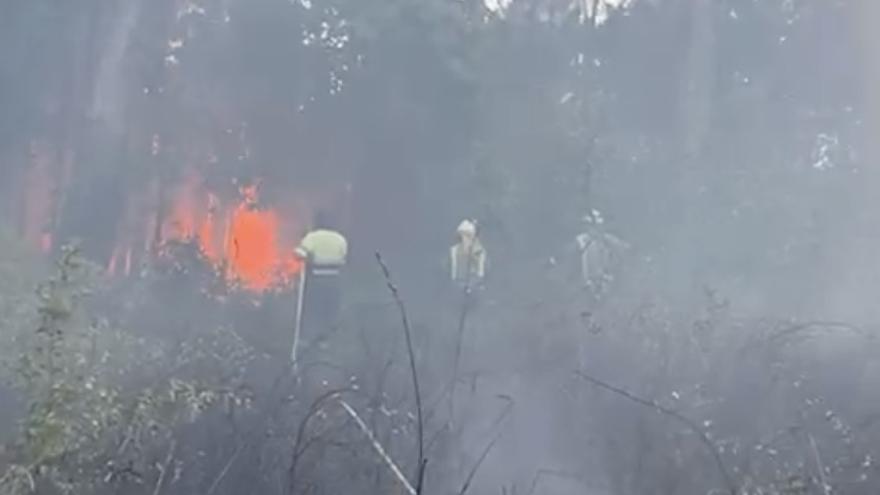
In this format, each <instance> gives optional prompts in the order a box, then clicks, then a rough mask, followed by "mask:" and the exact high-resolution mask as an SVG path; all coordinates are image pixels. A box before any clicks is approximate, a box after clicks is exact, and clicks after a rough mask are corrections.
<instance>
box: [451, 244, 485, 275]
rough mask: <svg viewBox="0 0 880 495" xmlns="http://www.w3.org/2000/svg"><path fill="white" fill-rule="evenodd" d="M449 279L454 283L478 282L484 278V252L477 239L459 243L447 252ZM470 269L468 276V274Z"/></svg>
mask: <svg viewBox="0 0 880 495" xmlns="http://www.w3.org/2000/svg"><path fill="white" fill-rule="evenodd" d="M468 255H470V256H468ZM449 257H450V268H451V273H450V275H451V277H452V280H453V281H455V282H466V281H468V280H470V281H473V282H479V281H480V280H482V279H483V278H484V277H485V276H486V250H485V248H483V244H482V243H480V241H479V239H474V240H473V241H470V242H469V243H464V242H459V243H458V244H456V245H454V246H452V248H451V249H450V250H449ZM468 269H470V274H468Z"/></svg>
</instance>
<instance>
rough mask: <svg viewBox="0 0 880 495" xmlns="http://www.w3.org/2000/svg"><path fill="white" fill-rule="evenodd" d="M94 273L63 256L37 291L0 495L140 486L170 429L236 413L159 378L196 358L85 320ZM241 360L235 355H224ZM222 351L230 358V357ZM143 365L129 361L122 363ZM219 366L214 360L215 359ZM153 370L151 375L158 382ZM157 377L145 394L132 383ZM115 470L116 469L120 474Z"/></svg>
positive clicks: (187, 386)
mask: <svg viewBox="0 0 880 495" xmlns="http://www.w3.org/2000/svg"><path fill="white" fill-rule="evenodd" d="M96 274H97V270H96V267H95V266H94V265H91V264H90V263H88V262H86V261H84V260H83V259H82V258H81V257H80V256H79V251H78V250H77V249H76V248H75V247H70V246H68V247H65V248H63V250H62V253H61V256H60V259H59V261H58V262H57V263H56V273H55V274H54V275H53V276H52V277H51V278H49V280H48V281H46V282H45V283H44V284H42V285H41V286H40V288H39V289H38V291H37V298H38V303H39V304H38V308H37V312H38V318H37V319H38V324H37V325H36V329H35V330H34V331H33V333H32V335H30V338H29V339H27V340H26V341H25V342H26V344H25V345H24V346H23V354H22V356H21V358H20V361H19V365H18V368H17V375H16V380H15V383H16V385H17V388H18V390H19V392H20V393H21V394H22V395H23V396H24V397H26V399H27V413H26V415H25V417H24V418H23V421H22V422H21V434H20V437H19V439H18V441H17V442H16V443H15V444H14V445H11V446H10V448H8V449H7V450H8V451H9V452H10V453H12V454H13V455H12V457H13V458H12V462H10V463H8V464H7V466H6V467H5V475H4V476H3V477H2V478H0V494H3V495H15V494H20V493H28V492H30V491H32V490H34V489H35V488H39V489H40V490H46V491H45V493H78V494H81V493H98V492H99V487H100V486H102V485H103V484H106V483H111V482H112V483H125V482H129V481H131V479H139V480H142V479H143V478H144V477H145V476H146V475H147V474H146V473H149V472H150V471H155V470H156V469H158V468H157V467H156V466H154V465H153V464H152V463H151V462H150V459H151V456H152V455H153V454H154V453H155V452H156V451H157V450H162V449H166V448H168V449H170V448H171V447H169V445H171V446H173V445H174V436H175V434H176V430H177V429H178V428H179V427H181V426H185V425H187V424H191V423H193V422H194V421H197V420H198V419H199V418H200V417H201V416H202V415H203V414H204V413H205V412H207V411H209V410H211V409H212V408H214V407H222V408H223V410H227V411H228V410H231V409H237V408H246V407H248V406H249V405H250V397H249V396H248V395H247V394H245V393H243V392H242V391H241V390H239V389H235V390H230V389H228V388H223V387H218V386H217V385H216V384H206V383H201V382H200V381H198V380H196V379H190V380H185V379H182V378H178V377H176V376H174V374H173V373H172V374H168V373H167V368H168V367H169V366H171V367H172V369H177V370H181V369H183V368H184V366H185V365H189V364H192V363H194V362H196V361H199V360H200V359H203V358H204V355H203V354H200V353H199V352H196V351H190V352H182V353H181V354H178V355H169V354H168V353H167V349H164V348H163V347H162V346H161V345H160V344H159V343H157V342H153V341H149V340H147V339H143V338H140V339H138V338H135V337H134V336H133V335H131V334H128V333H126V332H123V331H119V330H115V329H112V328H110V327H109V326H108V325H107V324H106V323H101V322H100V321H96V320H95V319H94V318H92V317H91V316H90V315H89V311H88V308H87V305H86V304H85V301H86V298H87V297H88V296H89V295H90V294H92V293H93V292H94V290H95V286H96V283H97V278H96ZM229 349H232V350H234V351H236V352H239V354H240V353H241V351H240V350H239V349H238V348H235V347H232V346H230V347H226V348H223V351H227V350H229ZM230 352H232V351H230ZM137 355H140V356H143V358H142V359H140V360H139V359H132V356H137ZM221 359H222V358H221ZM160 370H161V373H160ZM151 374H152V375H155V376H159V378H158V379H155V378H154V379H153V382H152V383H153V384H152V385H149V386H141V387H131V386H130V384H132V383H137V381H136V379H137V378H138V377H141V379H143V377H144V376H149V375H151ZM120 466H124V467H125V469H121V468H120Z"/></svg>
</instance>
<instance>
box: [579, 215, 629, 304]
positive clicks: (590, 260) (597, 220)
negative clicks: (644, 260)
mask: <svg viewBox="0 0 880 495" xmlns="http://www.w3.org/2000/svg"><path fill="white" fill-rule="evenodd" d="M583 222H584V229H583V231H582V232H581V233H580V234H578V235H577V236H576V237H575V243H576V246H577V250H578V252H579V253H580V272H581V273H580V274H581V280H582V282H583V285H584V287H585V288H586V289H588V290H589V291H590V292H592V293H593V295H594V296H596V297H599V296H601V295H602V294H604V293H605V292H606V291H607V289H608V287H609V285H610V283H611V282H612V280H613V278H614V276H613V272H614V269H615V268H616V265H617V262H618V260H619V256H620V254H621V253H622V252H623V251H626V250H628V249H630V245H629V244H628V243H626V242H625V241H623V240H621V239H620V238H618V237H617V236H615V235H613V234H611V233H609V232H607V231H606V230H605V228H604V223H605V220H604V219H603V218H602V214H601V213H600V212H599V211H598V210H591V211H590V212H589V213H588V214H587V215H585V216H584V218H583Z"/></svg>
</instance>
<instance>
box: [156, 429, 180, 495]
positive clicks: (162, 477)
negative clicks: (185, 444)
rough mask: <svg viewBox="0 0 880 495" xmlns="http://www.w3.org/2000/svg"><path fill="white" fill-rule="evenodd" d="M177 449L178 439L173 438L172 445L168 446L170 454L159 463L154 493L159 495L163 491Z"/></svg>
mask: <svg viewBox="0 0 880 495" xmlns="http://www.w3.org/2000/svg"><path fill="white" fill-rule="evenodd" d="M176 449H177V441H176V440H175V439H173V438H172V439H171V445H169V446H168V454H167V455H166V456H165V462H164V463H163V464H161V465H159V466H158V467H159V479H158V480H156V487H155V488H154V489H153V495H159V493H160V492H161V491H162V484H163V483H164V482H165V476H166V475H167V474H168V469H169V468H170V467H171V462H172V461H173V460H174V451H175V450H176Z"/></svg>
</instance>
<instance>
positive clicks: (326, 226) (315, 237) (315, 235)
mask: <svg viewBox="0 0 880 495" xmlns="http://www.w3.org/2000/svg"><path fill="white" fill-rule="evenodd" d="M296 253H297V256H299V258H300V259H301V260H303V262H304V268H303V272H302V276H301V278H300V294H301V295H300V303H299V304H298V311H297V313H298V314H297V318H298V319H299V320H300V324H301V325H302V327H303V328H305V329H306V331H307V332H309V333H311V334H312V335H314V334H315V332H317V331H319V330H326V329H328V328H330V327H331V326H332V325H333V324H334V323H335V322H336V317H337V314H338V312H339V305H340V298H341V286H340V285H341V284H340V276H341V273H342V269H343V268H344V267H345V262H346V257H347V256H348V241H347V240H346V239H345V236H343V235H342V234H341V233H339V232H338V231H337V230H335V229H334V228H333V222H332V221H331V220H330V218H329V216H328V214H327V213H326V212H318V214H317V215H316V216H315V222H314V226H313V229H312V230H311V231H310V232H309V233H307V234H306V236H305V237H303V239H302V241H301V242H300V245H299V247H298V248H297V250H296ZM303 286H304V287H303Z"/></svg>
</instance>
